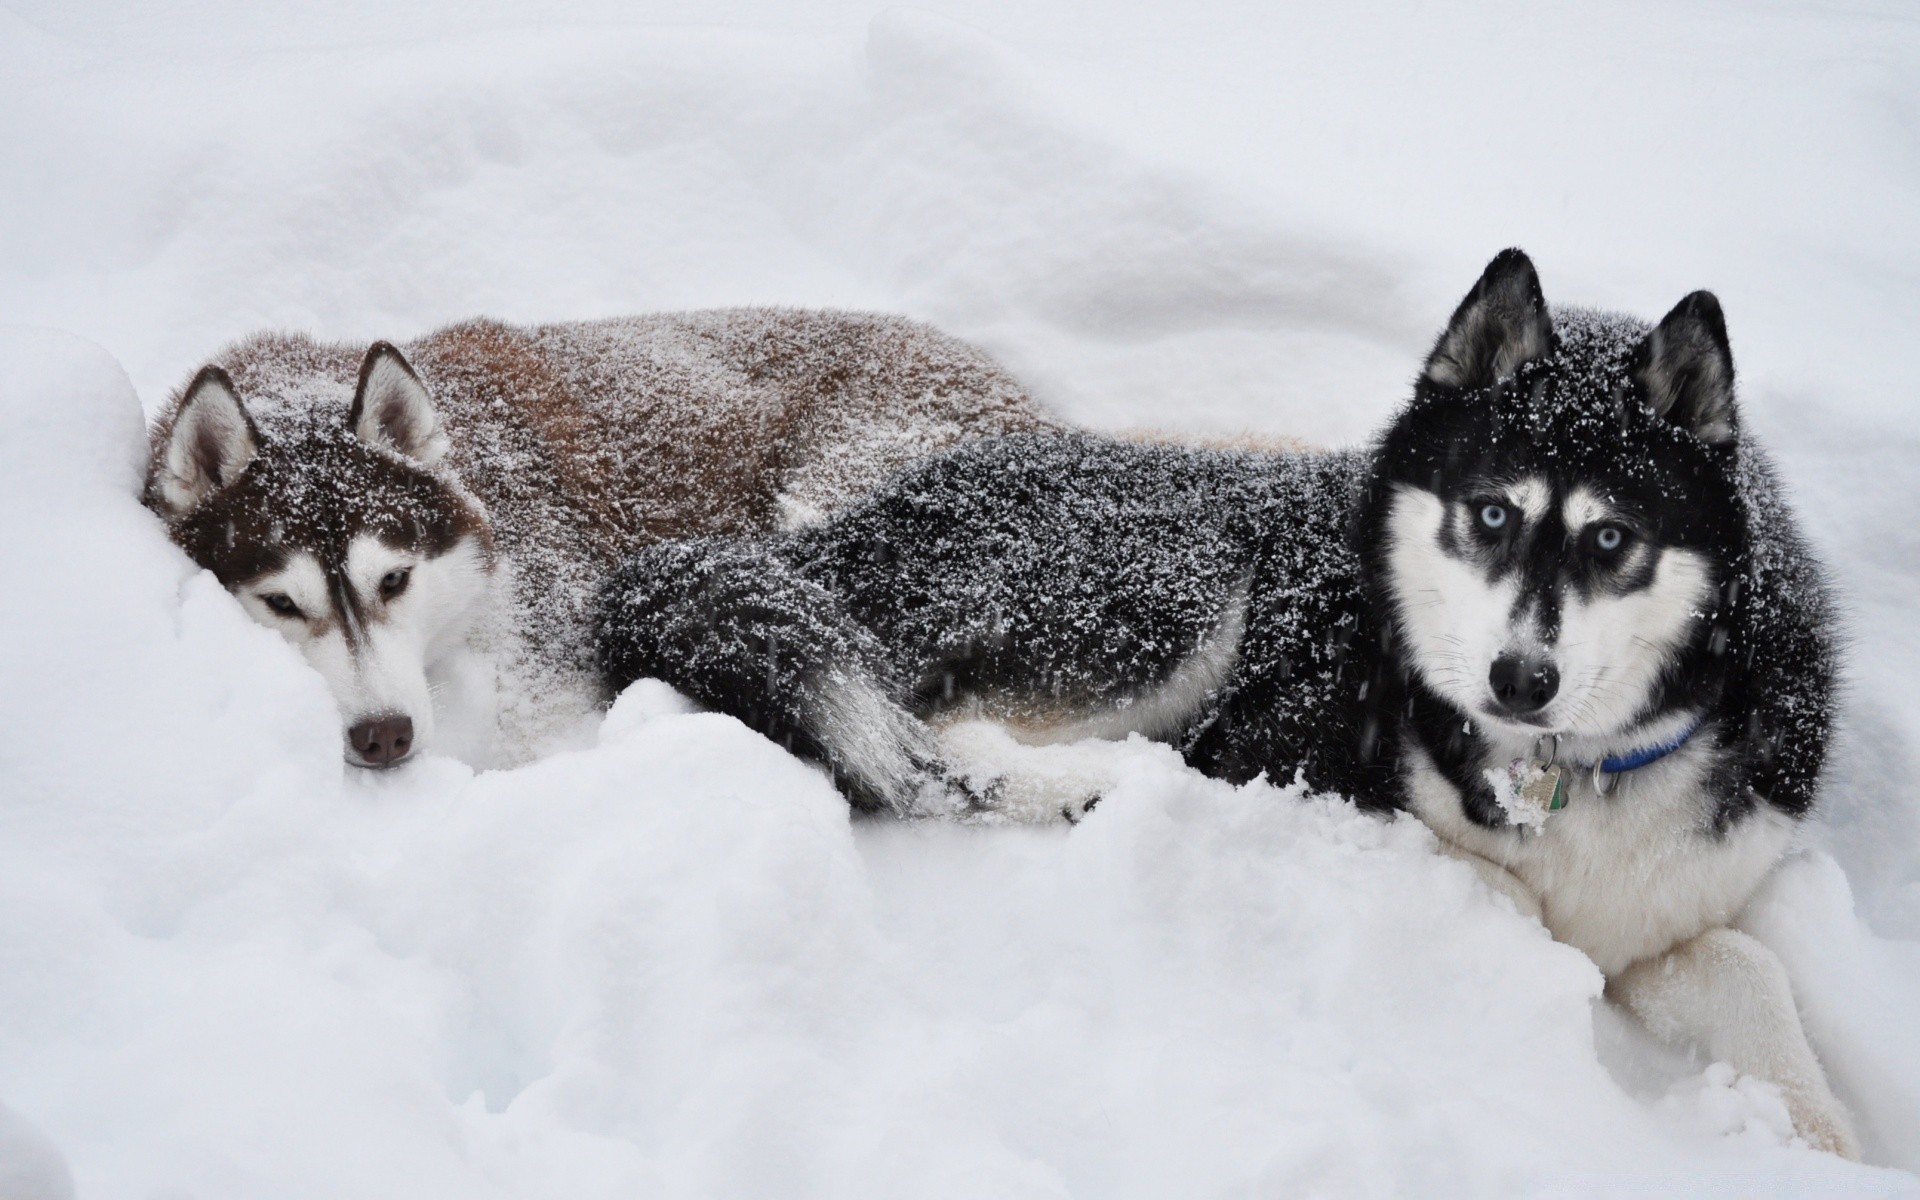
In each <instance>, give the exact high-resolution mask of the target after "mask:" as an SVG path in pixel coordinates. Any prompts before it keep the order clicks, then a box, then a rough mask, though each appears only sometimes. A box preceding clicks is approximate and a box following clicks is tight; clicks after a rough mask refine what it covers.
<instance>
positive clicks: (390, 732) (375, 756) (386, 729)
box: [347, 715, 413, 767]
mask: <svg viewBox="0 0 1920 1200" xmlns="http://www.w3.org/2000/svg"><path fill="white" fill-rule="evenodd" d="M347 741H348V742H349V743H351V744H352V746H353V752H354V754H356V755H357V756H359V759H360V761H361V762H362V763H364V764H366V765H367V766H369V767H390V766H392V765H393V764H395V763H397V762H399V761H400V760H401V759H403V758H405V757H406V756H407V754H408V753H409V752H410V751H411V750H412V749H413V718H412V717H408V716H399V715H389V716H382V717H370V718H368V719H367V720H365V721H362V722H360V723H359V724H357V725H355V726H354V727H353V728H352V729H349V730H348V731H347Z"/></svg>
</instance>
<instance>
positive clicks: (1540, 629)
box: [602, 251, 1857, 1155]
mask: <svg viewBox="0 0 1920 1200" xmlns="http://www.w3.org/2000/svg"><path fill="white" fill-rule="evenodd" d="M1739 426H1740V422H1739V416H1738V412H1737V410H1736V407H1735V404H1734V392H1733V360H1732V356H1731V354H1730V352H1729V350H1728V343H1727V336H1726V327H1725V325H1724V323H1723V321H1722V318H1721V312H1720V306H1719V304H1718V303H1717V302H1716V301H1715V299H1714V298H1713V297H1712V296H1711V295H1709V294H1708V293H1705V292H1696V293H1694V294H1693V295H1691V296H1689V297H1687V298H1686V299H1685V300H1683V301H1681V303H1680V304H1679V306H1678V307H1676V308H1675V309H1674V310H1673V311H1672V312H1671V313H1669V314H1668V315H1667V316H1666V318H1665V319H1664V320H1662V321H1661V322H1660V324H1659V325H1658V326H1656V327H1652V328H1649V327H1648V326H1646V325H1645V324H1643V323H1641V322H1639V321H1636V320H1633V319H1631V318H1627V317H1622V316H1615V315H1609V314H1603V313H1597V312H1589V311H1582V310H1577V309H1561V310H1557V311H1553V312H1551V313H1550V312H1549V310H1548V308H1547V305H1546V303H1545V301H1544V299H1543V297H1542V294H1541V291H1540V285H1539V281H1538V278H1537V277H1536V275H1535V272H1534V269H1533V265H1532V264H1531V263H1530V262H1529V261H1528V260H1527V258H1526V256H1525V255H1524V254H1521V253H1520V252H1519V251H1507V252H1506V253H1504V254H1502V255H1500V256H1499V257H1498V258H1496V259H1495V260H1494V261H1493V262H1492V264H1491V265H1489V266H1488V267H1487V269H1486V272H1485V273H1484V275H1483V276H1482V277H1481V279H1480V280H1479V282H1478V283H1477V284H1476V285H1475V287H1474V288H1473V290H1472V291H1471V292H1470V293H1469V294H1468V296H1467V297H1466V299H1465V301H1464V302H1462V304H1461V305H1460V307H1459V309H1458V311H1456V312H1455V313H1454V315H1453V319H1452V321H1451V323H1450V324H1449V325H1448V327H1447V329H1446V332H1445V333H1443V334H1442V335H1441V336H1440V339H1439V341H1438V343H1437V344H1436V345H1435V347H1434V349H1433V352H1432V354H1431V356H1430V357H1429V359H1428V360H1427V363H1426V366H1425V369H1424V371H1423V372H1422V374H1421V376H1420V378H1419V380H1418V382H1417V383H1416V385H1415V388H1414V395H1413V398H1412V400H1411V402H1410V403H1408V404H1407V406H1406V407H1405V408H1404V409H1403V410H1402V411H1401V412H1400V413H1399V414H1398V416H1397V417H1396V418H1395V419H1394V420H1393V422H1392V423H1391V424H1390V426H1389V427H1388V428H1387V429H1386V430H1385V432H1384V433H1383V434H1382V436H1381V437H1380V439H1379V440H1378V442H1377V443H1376V444H1375V445H1374V446H1372V447H1371V448H1370V449H1368V450H1366V451H1364V452H1344V453H1317V454H1312V453H1310V454H1277V453H1259V452H1233V451H1227V450H1205V449H1195V448H1183V447H1179V446H1173V445H1166V444H1160V445H1152V444H1138V443H1128V442H1123V441H1114V440H1107V439H1101V438H1097V437H1092V436H1085V435H1064V434H1063V435H1055V436H1052V437H1049V438H1033V437H1022V436H1012V437H1007V438H1002V439H995V440H991V441H987V442H982V443H977V444H974V445H970V446H967V447H963V448H960V449H958V450H955V451H952V452H949V453H947V454H945V455H942V456H940V457H939V458H936V459H934V460H932V461H930V462H927V463H925V464H921V465H919V466H917V467H915V468H913V469H911V470H909V471H907V472H906V473H904V474H902V475H900V476H899V477H897V478H895V479H893V480H891V481H890V482H889V483H888V484H886V485H885V486H884V487H882V488H881V489H880V490H879V491H877V492H876V493H875V494H873V495H871V496H869V497H868V498H867V499H866V500H864V501H862V502H861V503H860V504H859V505H857V506H855V507H853V508H851V509H849V510H848V511H846V512H844V513H842V514H841V515H839V516H838V517H836V518H834V519H832V520H829V521H827V522H825V523H823V524H820V525H816V526H814V527H811V528H807V529H803V530H798V531H794V532H791V533H788V534H784V535H777V536H774V537H770V538H764V539H760V540H756V541H738V540H726V539H712V540H702V541H693V542H679V543H663V544H660V545H657V546H655V547H652V548H650V549H648V550H646V551H643V552H642V553H641V554H639V555H637V556H636V557H634V558H633V559H632V560H630V561H629V562H628V563H626V564H625V566H624V567H623V568H622V569H621V571H620V572H619V574H618V575H617V576H616V577H615V578H614V580H613V581H612V584H611V586H610V588H609V591H608V593H607V602H606V610H605V613H604V615H603V618H602V620H603V639H604V646H603V657H604V661H605V665H606V670H607V672H608V676H609V682H610V683H611V684H612V685H613V686H615V687H618V686H621V685H624V684H625V683H627V682H628V681H630V680H632V679H634V678H635V677H637V676H640V675H655V676H659V677H661V678H664V679H665V680H667V681H668V682H670V683H672V684H673V685H675V686H676V687H679V688H680V689H682V690H683V691H685V692H687V693H688V694H690V695H691V696H692V697H694V698H695V699H696V700H697V701H699V702H702V703H704V704H707V705H710V706H713V707H715V708H718V709H721V710H723V711H726V712H730V713H733V714H735V715H737V716H739V717H741V718H742V719H744V720H746V721H747V722H749V723H750V724H752V725H753V726H755V727H756V728H758V729H761V730H764V731H765V732H767V733H768V734H770V735H772V736H775V737H777V738H780V739H782V740H784V741H785V742H786V743H787V744H788V745H789V746H791V747H792V748H793V749H794V750H795V751H796V752H799V753H801V754H805V755H808V756H811V757H813V758H816V759H818V760H819V761H821V762H823V763H824V764H826V766H827V767H828V768H830V769H831V771H832V772H833V774H834V775H835V777H836V778H837V779H838V780H839V781H840V782H841V783H842V785H843V787H844V790H845V791H846V792H847V793H848V795H849V796H850V797H851V798H852V800H853V801H854V802H855V803H857V804H860V805H864V806H868V807H885V808H891V809H894V810H898V811H905V812H915V811H926V810H928V809H930V808H938V807H939V806H941V805H942V804H947V805H951V804H952V803H954V802H955V801H954V800H953V798H954V797H956V796H957V797H958V798H959V799H960V800H963V801H966V802H969V803H971V804H973V805H975V806H978V807H987V808H991V807H992V806H993V805H994V804H995V803H996V802H997V801H999V800H1000V796H999V794H998V790H999V789H1001V788H1004V787H1006V786H1009V785H1010V783H1011V780H1010V779H1006V778H1003V779H998V780H996V779H992V778H990V777H988V776H983V774H982V771H981V768H980V767H979V765H978V763H977V762H973V761H970V760H969V754H970V753H971V751H970V749H969V746H970V745H972V744H973V743H970V742H967V741H965V740H964V739H960V738H957V737H956V736H955V732H954V731H955V729H956V728H966V725H961V726H946V725H944V722H946V721H948V720H950V719H951V718H953V717H955V716H978V715H985V716H988V717H993V718H997V719H999V720H1000V721H1002V722H1004V723H1005V724H1006V725H1008V726H1009V727H1010V728H1011V731H1012V732H1013V733H1014V735H1015V736H1016V737H1021V738H1023V739H1025V740H1029V741H1056V740H1065V739H1073V738H1083V737H1089V736H1103V737H1118V736H1125V735H1126V734H1128V733H1132V732H1138V733H1141V734H1143V735H1146V736H1149V737H1155V738H1160V739H1164V740H1166V741H1168V742H1171V743H1173V744H1174V745H1176V746H1177V747H1179V748H1180V750H1181V751H1182V753H1183V754H1184V755H1185V757H1186V758H1187V760H1188V761H1189V762H1191V763H1192V764H1193V765H1194V766H1196V767H1198V768H1199V769H1200V770H1202V771H1205V772H1207V773H1208V774H1210V775H1215V776H1218V777H1222V778H1225V779H1229V780H1235V781H1242V780H1247V779H1251V778H1253V777H1255V776H1259V775H1262V774H1264V775H1267V776H1269V777H1273V778H1278V779H1283V780H1284V779H1292V778H1294V777H1295V776H1296V775H1298V776H1301V777H1304V779H1305V780H1306V782H1307V783H1308V784H1309V785H1311V786H1312V787H1314V788H1316V789H1323V790H1329V791H1336V792H1340V793H1344V794H1346V795H1348V796H1351V797H1352V798H1353V799H1354V800H1355V802H1356V803H1358V804H1359V805H1361V806H1362V807H1365V808H1369V809H1376V810H1409V811H1411V812H1413V813H1415V814H1417V815H1418V816H1419V817H1420V818H1421V819H1422V820H1423V821H1425V822H1426V823H1427V824H1428V825H1430V826H1431V827H1432V828H1433V830H1434V831H1435V832H1436V833H1437V834H1438V835H1439V837H1440V838H1441V841H1442V844H1443V846H1445V847H1447V848H1448V849H1449V850H1450V852H1451V853H1453V854H1456V855H1458V856H1460V857H1462V858H1464V859H1466V860H1468V861H1469V862H1470V863H1472V864H1473V865H1474V866H1475V867H1476V869H1478V870H1479V871H1480V872H1481V874H1482V875H1483V876H1484V877H1485V878H1486V879H1487V880H1488V881H1489V882H1490V883H1491V884H1492V885H1493V886H1494V887H1496V888H1497V889H1498V890H1499V891H1501V892H1503V893H1504V894H1506V895H1507V896H1509V897H1510V898H1511V899H1512V901H1513V903H1515V904H1516V905H1517V906H1518V907H1519V908H1520V909H1521V910H1522V911H1523V912H1525V913H1528V914H1534V915H1537V916H1538V917H1539V918H1540V919H1541V920H1542V921H1544V922H1545V924H1546V925H1547V927H1548V928H1549V929H1550V930H1551V931H1552V932H1553V934H1554V935H1555V936H1556V937H1558V938H1560V939H1561V940H1563V941H1566V942H1568V943H1571V944H1572V945H1574V946H1577V947H1579V948H1580V949H1581V950H1583V951H1585V952H1586V953H1587V954H1588V955H1590V956H1591V957H1592V958H1593V960H1594V962H1595V963H1596V964H1598V966H1599V967H1600V969H1601V970H1602V972H1603V973H1604V974H1605V975H1606V977H1607V979H1608V984H1609V992H1610V994H1611V995H1612V996H1614V997H1615V998H1616V999H1617V1000H1619V1001H1620V1002H1621V1003H1622V1004H1624V1005H1625V1006H1626V1007H1627V1008H1628V1009H1629V1010H1631V1011H1632V1012H1634V1013H1635V1014H1637V1015H1638V1016H1639V1017H1640V1018H1641V1019H1642V1021H1644V1023H1645V1024H1646V1025H1647V1026H1648V1027H1649V1028H1650V1029H1651V1030H1652V1031H1654V1032H1655V1033H1656V1034H1658V1035H1661V1036H1663V1037H1666V1038H1670V1039H1676V1040H1683V1041H1692V1042H1695V1043H1698V1044H1703V1045H1704V1047H1705V1048H1706V1050H1707V1051H1708V1052H1709V1053H1711V1054H1712V1055H1714V1056H1715V1057H1717V1058H1721V1059H1725V1060H1727V1061H1729V1062H1731V1063H1732V1064H1733V1065H1734V1066H1736V1067H1737V1068H1739V1069H1741V1070H1743V1071H1746V1072H1749V1073H1751V1074H1754V1075H1756V1076H1759V1077H1762V1078H1765V1079H1768V1080H1771V1081H1773V1082H1774V1083H1776V1084H1778V1085H1779V1086H1780V1088H1781V1089H1782V1091H1783V1093H1784V1095H1785V1098H1786V1102H1787V1104H1788V1106H1789V1108H1790V1110H1791V1111H1792V1114H1793V1117H1794V1121H1795V1124H1796V1127H1797V1128H1798V1129H1799V1131H1800V1132H1801V1133H1802V1134H1803V1135H1804V1136H1805V1137H1806V1138H1807V1139H1808V1140H1809V1141H1810V1142H1812V1143H1814V1144H1816V1145H1819V1146H1822V1147H1825V1148H1827V1149H1831V1150H1834V1151H1837V1152H1840V1153H1843V1154H1849V1155H1852V1154H1856V1153H1857V1146H1856V1143H1855V1140H1854V1136H1853V1134H1852V1131H1851V1129H1850V1126H1849V1123H1848V1118H1847V1116H1846V1113H1845V1111H1844V1109H1843V1108H1842V1107H1841V1106H1840V1104H1839V1103H1838V1102H1837V1101H1836V1100H1835V1098H1834V1096H1833V1094H1832V1092H1831V1091H1830V1090H1829V1088H1828V1085H1827V1082H1826V1079H1825V1077H1824V1075H1823V1073H1822V1071H1821V1068H1820V1065H1819V1063H1818V1061H1817V1060H1816V1059H1815V1057H1814V1055H1813V1052H1812V1050H1811V1049H1810V1047H1809V1046H1808V1043H1807V1040H1806V1037H1805V1036H1804V1034H1803V1033H1802V1031H1801V1026H1800V1022H1799V1018H1798V1015H1797V1013H1796V1010H1795V1008H1794V1003H1793V998H1792V995H1791V993H1790V991H1789V989H1788V985H1787V979H1786V976H1785V973H1784V970H1783V968H1782V966H1781V964H1780V963H1779V961H1778V960H1777V959H1776V958H1775V957H1774V956H1773V955H1772V954H1771V952H1769V951H1768V950H1766V949H1765V948H1764V947H1763V946H1762V945H1761V944H1760V943H1759V942H1757V941H1755V940H1754V939H1752V938H1751V937H1749V936H1747V935H1746V934H1744V933H1741V932H1738V931H1736V930H1735V929H1733V928H1732V927H1731V923H1732V922H1733V921H1735V919H1736V918H1737V917H1738V916H1739V915H1740V913H1741V910H1742V908H1743V907H1744V906H1745V904H1746V903H1747V901H1748V899H1749V898H1750V897H1751V896H1752V894H1753V892H1754V890H1755V888H1756V887H1757V886H1758V885H1759V883H1760V882H1761V880H1762V878H1763V877H1764V876H1765V875H1766V874H1767V872H1768V871H1769V870H1770V869H1771V868H1772V867H1773V866H1774V864H1775V863H1776V862H1777V861H1778V860H1779V859H1780V857H1781V855H1782V854H1783V853H1784V852H1785V850H1786V849H1787V847H1788V844H1789V842H1790V840H1791V839H1792V837H1793V831H1794V828H1795V824H1796V822H1797V821H1798V820H1799V819H1800V818H1802V817H1804V816H1805V815H1806V814H1807V812H1808V810H1809V808H1810V807H1811V805H1812V804H1813V801H1814V794H1815V785H1816V780H1817V778H1818V776H1819V773H1820V769H1821V763H1822V759H1823V756H1824V752H1825V748H1826V741H1827V735H1828V727H1829V722H1830V718H1831V705H1832V695H1833V680H1834V670H1835V668H1834V653H1835V652H1834V646H1833V639H1832V634H1831V632H1830V629H1831V622H1830V614H1829V611H1828V600H1827V594H1826V589H1825V585H1824V583H1823V579H1822V575H1821V571H1820V568H1819V566H1818V565H1817V564H1816V563H1815V562H1814V560H1813V559H1812V557H1811V556H1810V555H1809V554H1808V552H1807V551H1806V549H1805V548H1804V547H1803V545H1802V544H1801V541H1800V539H1799V536H1798V535H1797V534H1796V532H1795V530H1794V527H1793V523H1792V520H1791V518H1790V516H1789V514H1788V513H1787V511H1786V509H1785V508H1784V506H1783V504H1782V502H1781V499H1780V497H1779V495H1778V491H1777V489H1776V487H1775V486H1774V483H1773V479H1772V474H1771V471H1770V469H1769V467H1768V466H1767V463H1766V461H1765V459H1764V458H1763V457H1762V455H1761V454H1760V453H1759V452H1758V451H1757V450H1756V449H1755V447H1754V446H1753V444H1752V442H1751V439H1749V438H1747V437H1744V436H1743V435H1742V434H1741V432H1740V428H1739ZM968 724H971V723H968ZM1087 799H1089V797H1086V796H1081V797H1079V799H1078V803H1081V804H1084V803H1085V801H1086V800H1087ZM1070 815H1071V814H1070Z"/></svg>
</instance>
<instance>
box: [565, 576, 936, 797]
mask: <svg viewBox="0 0 1920 1200" xmlns="http://www.w3.org/2000/svg"><path fill="white" fill-rule="evenodd" d="M599 641H600V647H599V648H600V658H601V667H602V670H603V672H604V674H605V676H606V680H607V682H608V684H609V685H610V686H611V687H612V688H613V689H614V690H616V691H617V690H619V689H620V688H623V687H625V686H626V685H627V684H629V683H631V682H633V681H634V680H635V679H638V678H641V677H643V676H652V677H655V678H658V679H662V680H665V681H666V682H667V683H669V684H672V685H673V686H674V687H676V688H678V689H680V690H681V691H682V692H685V693H686V694H687V695H688V696H690V697H691V698H692V699H693V700H694V701H695V702H697V703H699V704H702V705H705V706H706V707H708V708H712V709H716V710H718V711H720V712H724V713H726V714H728V715H729V716H733V717H737V718H739V719H740V720H741V721H743V722H745V723H746V724H747V725H749V726H750V727H752V728H753V729H756V730H758V731H759V732H761V733H764V734H766V735H767V736H768V737H770V738H773V739H774V740H775V741H778V742H780V743H782V744H783V745H785V746H786V747H787V748H788V749H789V750H791V751H793V752H794V753H795V754H799V755H801V756H802V757H806V758H812V759H814V760H816V761H818V762H822V763H824V764H825V765H826V766H827V767H828V768H829V769H830V770H832V772H833V775H834V779H835V781H836V782H837V783H839V784H840V786H841V789H842V790H843V791H845V792H846V793H847V797H848V799H849V800H851V801H852V802H853V803H854V804H856V805H858V806H860V807H865V808H888V809H892V810H894V811H896V812H900V813H917V812H922V811H944V810H948V809H951V808H952V807H953V806H954V805H955V804H958V803H964V802H965V800H966V797H965V796H957V797H956V796H955V795H954V794H953V793H954V792H955V791H957V790H959V789H957V788H955V787H954V786H952V785H951V784H950V782H949V781H948V780H947V778H946V776H945V774H944V772H943V771H941V770H940V768H939V767H938V765H937V762H936V758H935V748H934V740H933V733H932V731H931V730H930V729H928V728H927V727H926V725H925V724H923V723H922V722H921V721H920V720H919V719H918V718H917V717H915V716H914V715H913V714H912V713H910V712H909V711H907V709H906V708H905V707H904V705H903V704H902V703H901V701H900V699H899V697H900V695H901V691H900V689H899V688H898V687H896V686H894V685H893V684H892V683H891V682H890V675H891V672H890V671H889V670H888V667H887V662H886V659H885V656H884V655H883V654H882V652H881V648H880V647H879V645H878V644H877V642H876V641H875V639H874V637H873V635H872V633H871V632H869V631H868V630H866V629H864V628H862V627H861V626H860V625H859V624H858V623H856V622H854V621H853V620H852V619H851V618H849V617H848V616H847V615H846V614H845V612H844V610H843V609H842V607H841V605H840V603H839V600H838V599H837V598H836V597H835V596H834V595H833V593H831V592H830V591H828V590H827V589H826V588H824V587H822V586H820V585H819V584H817V583H814V582H813V581H812V580H809V579H806V578H805V577H803V576H801V575H800V574H799V573H798V572H797V571H795V570H794V569H793V567H792V566H791V565H789V564H788V563H787V562H785V561H784V560H782V559H781V558H780V557H779V556H778V555H777V554H775V553H774V552H773V551H772V549H771V548H769V547H767V546H765V545H761V544H758V543H751V542H735V541H729V540H722V539H705V540H700V541H687V542H662V543H659V544H658V545H654V546H650V547H648V548H647V549H645V550H643V551H641V552H640V553H638V554H636V555H634V556H633V557H632V558H630V559H628V560H627V561H626V562H625V563H623V564H621V566H620V568H619V570H618V571H616V572H615V574H614V577H613V579H612V580H611V581H610V582H609V584H608V586H607V590H606V593H605V595H604V597H603V600H602V609H601V614H600V622H599Z"/></svg>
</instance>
